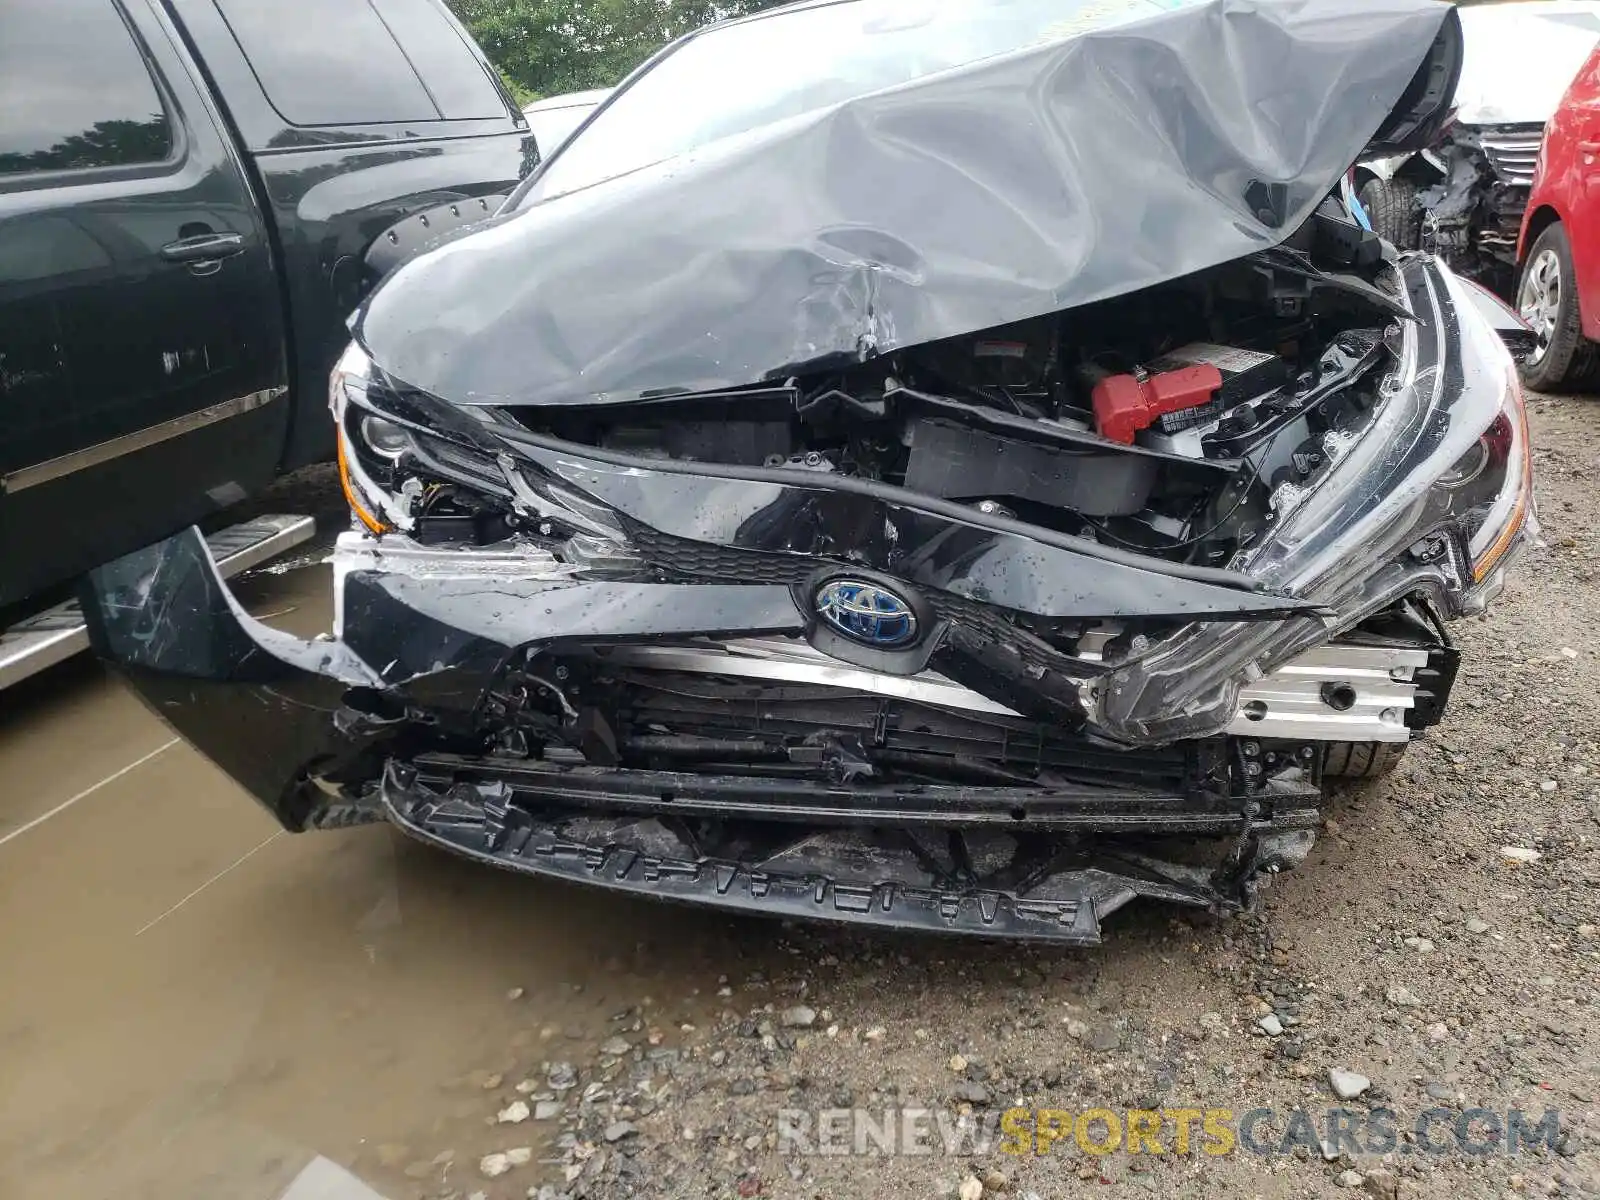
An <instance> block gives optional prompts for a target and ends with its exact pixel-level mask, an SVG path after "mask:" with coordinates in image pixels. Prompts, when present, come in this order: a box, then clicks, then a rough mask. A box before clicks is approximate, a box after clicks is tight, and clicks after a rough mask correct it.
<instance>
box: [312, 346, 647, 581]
mask: <svg viewBox="0 0 1600 1200" xmlns="http://www.w3.org/2000/svg"><path fill="white" fill-rule="evenodd" d="M328 393H329V405H330V407H331V409H332V411H333V422H334V429H335V431H336V433H337V436H338V464H339V480H340V483H341V484H342V485H343V487H344V494H345V499H346V500H347V501H348V502H349V504H350V510H351V512H352V513H353V514H354V515H355V517H356V519H357V520H359V521H360V523H361V524H362V525H364V526H365V527H366V528H367V530H368V531H369V532H371V533H374V534H385V533H393V532H396V531H399V532H403V533H406V534H408V535H410V536H411V537H413V538H414V539H416V540H420V541H424V542H435V541H440V540H450V541H457V540H467V541H472V542H476V543H478V544H485V543H488V542H494V541H498V540H500V539H502V538H504V537H506V536H508V535H509V534H510V533H512V532H517V531H521V532H525V533H528V534H531V535H534V536H536V537H538V538H540V539H543V540H546V541H547V542H548V543H549V544H551V545H554V544H556V543H562V542H566V541H568V540H569V539H572V538H573V537H574V536H575V535H582V536H583V537H584V538H585V539H586V540H585V543H584V545H583V546H581V547H579V549H580V550H581V552H582V555H583V557H584V558H585V559H586V560H593V559H595V558H596V557H599V556H600V549H599V547H597V546H596V545H595V542H596V541H597V540H598V541H603V542H606V543H622V542H623V541H625V539H624V537H623V534H622V532H621V529H620V527H619V526H618V524H617V522H616V519H615V517H614V516H612V514H611V513H610V512H609V511H608V510H607V509H605V508H604V506H602V505H598V504H596V503H595V502H594V501H592V500H589V499H588V498H587V497H584V496H581V495H579V494H578V493H576V492H574V491H573V490H572V489H571V488H569V487H567V486H566V485H565V484H563V483H561V482H560V481H559V480H555V479H551V478H548V477H546V476H544V475H543V473H541V472H540V471H538V469H537V468H535V467H533V466H531V465H530V464H528V463H527V462H525V461H521V460H518V459H516V458H514V457H513V456H512V455H511V454H510V453H509V452H508V450H507V448H506V446H505V445H504V444H503V442H501V441H500V439H499V438H498V437H497V436H496V434H495V433H494V432H493V430H492V429H490V427H489V424H488V422H486V421H485V420H483V419H482V416H483V413H482V412H481V411H480V410H467V411H466V412H463V410H461V409H458V408H455V407H453V406H449V405H444V404H442V403H441V402H439V401H436V400H433V399H432V398H429V397H424V396H419V395H418V394H416V393H414V392H409V391H407V390H406V389H404V388H403V387H400V386H397V385H395V384H394V383H393V382H392V381H390V380H387V379H385V378H384V376H383V373H382V372H381V371H379V370H378V369H377V368H375V367H374V365H373V363H372V360H371V359H370V358H369V357H368V356H367V354H366V352H365V351H363V350H362V349H361V347H360V346H359V345H357V344H355V343H354V342H352V343H351V344H350V346H349V347H348V348H347V349H346V350H345V352H344V354H343V355H341V356H340V358H339V361H338V363H337V364H336V365H335V367H334V369H333V374H332V376H331V377H330V380H329V386H328ZM604 556H605V557H608V558H612V559H614V558H615V557H616V549H615V547H614V546H613V547H612V548H611V549H610V550H608V551H606V553H605V555H604Z"/></svg>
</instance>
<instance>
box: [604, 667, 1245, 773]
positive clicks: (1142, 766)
mask: <svg viewBox="0 0 1600 1200" xmlns="http://www.w3.org/2000/svg"><path fill="white" fill-rule="evenodd" d="M608 684H609V686H610V688H611V690H612V691H611V694H612V704H613V705H614V707H612V709H611V711H612V712H613V713H614V718H615V721H616V729H615V732H616V736H617V744H618V747H619V750H620V752H621V754H622V755H623V759H624V762H625V763H627V764H628V765H633V766H638V767H644V768H650V769H662V768H664V767H667V766H670V765H672V764H674V763H678V764H681V763H683V762H684V761H686V760H690V761H694V762H695V763H696V769H703V770H707V771H710V770H718V769H724V770H731V769H738V768H742V769H754V770H756V771H757V772H758V773H761V774H773V773H777V774H783V773H785V772H791V771H792V772H794V773H796V774H815V773H816V772H817V770H818V769H819V768H823V767H825V766H826V760H827V759H828V756H829V755H830V754H833V755H840V756H842V765H843V769H844V771H845V773H846V774H849V771H850V768H851V762H852V761H853V762H855V763H857V764H859V766H860V767H861V768H864V770H863V772H862V776H861V777H863V778H877V779H883V778H890V779H900V780H905V781H938V782H970V783H991V784H1008V785H1011V786H1039V785H1045V784H1048V783H1050V782H1061V783H1081V784H1096V785H1104V786H1108V787H1130V786H1132V787H1142V788H1152V789H1161V790H1165V791H1174V792H1184V791H1190V790H1194V789H1195V788H1196V786H1197V785H1198V783H1199V782H1200V781H1202V780H1204V779H1206V777H1207V776H1214V777H1215V778H1214V779H1213V780H1212V782H1213V783H1214V784H1215V785H1216V786H1218V787H1221V788H1225V786H1226V784H1225V779H1224V778H1223V775H1224V774H1225V769H1224V765H1223V764H1224V762H1225V757H1224V742H1223V739H1216V740H1215V742H1214V743H1205V742H1195V743H1186V744H1183V745H1178V746H1171V747H1163V748H1161V749H1155V750H1148V749H1147V750H1141V751H1138V752H1124V751H1119V750H1115V749H1110V748H1107V747H1103V746H1097V745H1095V744H1093V743H1091V742H1089V741H1088V740H1087V739H1084V738H1082V737H1079V736H1076V735H1074V734H1072V733H1071V732H1069V731H1066V730H1064V729H1062V728H1060V727H1058V726H1052V725H1048V724H1042V723H1037V722H1033V721H1028V720H1025V719H1023V718H1020V717H1006V716H1000V715H996V714H987V713H981V714H973V713H957V712H951V711H948V710H945V709H941V708H937V707H933V706H930V705H924V704H918V703H915V702H912V701H906V700H900V699H896V698H892V697H887V696H875V695H865V694H861V693H855V692H847V691H841V690H840V689H838V688H835V687H826V686H813V685H806V684H794V683H764V682H758V681H753V680H748V679H730V678H718V677H716V676H709V675H696V674H688V673H680V672H673V671H657V670H650V669H641V668H634V669H630V670H626V671H623V672H620V673H618V674H617V675H616V676H614V677H612V678H610V679H609V680H608ZM834 765H835V769H838V766H839V764H838V763H835V764H834Z"/></svg>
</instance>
